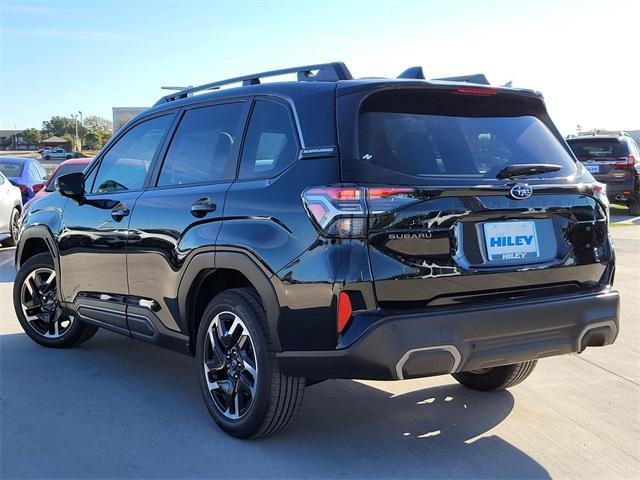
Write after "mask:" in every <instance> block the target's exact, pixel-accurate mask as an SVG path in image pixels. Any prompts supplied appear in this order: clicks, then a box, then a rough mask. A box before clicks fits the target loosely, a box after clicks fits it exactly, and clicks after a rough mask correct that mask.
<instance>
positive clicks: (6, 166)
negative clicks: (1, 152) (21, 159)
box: [0, 160, 24, 178]
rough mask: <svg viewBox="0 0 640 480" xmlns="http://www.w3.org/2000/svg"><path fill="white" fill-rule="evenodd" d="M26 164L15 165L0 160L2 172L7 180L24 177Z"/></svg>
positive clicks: (0, 170)
mask: <svg viewBox="0 0 640 480" xmlns="http://www.w3.org/2000/svg"><path fill="white" fill-rule="evenodd" d="M23 169H24V163H13V162H6V161H4V162H3V161H2V160H0V172H2V173H3V175H4V176H5V177H7V178H11V177H19V176H20V175H22V170H23Z"/></svg>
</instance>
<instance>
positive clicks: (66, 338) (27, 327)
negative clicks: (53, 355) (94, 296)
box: [13, 253, 98, 348]
mask: <svg viewBox="0 0 640 480" xmlns="http://www.w3.org/2000/svg"><path fill="white" fill-rule="evenodd" d="M43 270H52V271H55V267H54V265H53V259H52V258H51V255H49V254H48V253H39V254H38V255H34V256H33V257H31V258H29V259H28V260H27V261H26V262H24V263H23V264H22V266H21V267H20V270H18V273H17V274H16V278H15V280H14V283H13V306H14V309H15V312H16V316H17V317H18V321H19V322H20V325H21V326H22V329H23V330H24V333H26V334H27V335H28V336H29V338H31V340H33V341H34V342H36V343H38V344H40V345H42V346H44V347H50V348H68V347H72V346H75V345H78V344H80V343H82V342H85V341H87V340H89V338H91V337H92V336H93V335H95V333H96V331H97V330H98V328H97V327H95V326H93V325H89V324H87V323H85V322H82V321H81V320H78V319H77V318H71V317H69V316H67V315H65V314H64V313H62V312H61V311H60V310H59V309H58V308H56V309H55V311H54V313H53V315H54V318H55V321H54V322H53V324H58V327H57V328H56V330H55V331H56V332H58V331H59V335H58V336H54V337H49V336H46V335H47V334H51V329H49V330H48V331H45V332H44V333H43V332H42V330H45V329H46V325H47V323H45V322H44V321H41V320H39V316H38V315H36V314H34V315H33V316H34V317H37V319H35V320H27V317H26V314H25V311H24V310H23V304H22V298H21V297H22V295H23V286H24V288H26V286H25V281H27V279H29V278H30V275H31V274H33V273H34V272H38V271H43ZM54 281H56V282H57V279H56V278H54ZM31 287H32V288H34V287H33V285H32V286H31ZM52 287H53V288H51V291H53V292H54V293H53V301H54V303H55V300H57V299H58V296H59V294H58V289H57V285H53V286H52ZM34 298H35V297H34ZM35 303H38V302H35ZM41 303H42V302H41ZM36 310H37V309H36ZM40 311H42V309H40ZM64 324H66V325H67V326H66V327H65V326H64ZM49 325H51V324H49ZM52 328H53V327H52Z"/></svg>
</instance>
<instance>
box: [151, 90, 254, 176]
mask: <svg viewBox="0 0 640 480" xmlns="http://www.w3.org/2000/svg"><path fill="white" fill-rule="evenodd" d="M245 108H246V102H235V103H225V104H222V105H212V106H209V107H200V108H194V109H191V110H187V111H186V112H185V113H184V116H183V117H182V120H181V121H180V125H178V128H177V129H176V133H175V135H174V136H173V140H172V141H171V145H170V147H169V149H168V151H167V154H166V156H165V160H164V164H163V165H162V169H161V170H160V177H159V178H158V186H168V185H188V184H195V183H205V182H220V181H229V180H233V178H234V177H235V174H236V165H237V163H236V158H237V153H236V152H237V149H238V142H239V139H240V137H241V135H242V128H243V126H244V118H245V114H244V111H245Z"/></svg>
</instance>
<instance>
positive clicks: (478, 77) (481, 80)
mask: <svg viewBox="0 0 640 480" xmlns="http://www.w3.org/2000/svg"><path fill="white" fill-rule="evenodd" d="M433 80H440V81H443V82H465V83H477V84H479V85H491V84H490V83H489V80H487V77H486V76H485V74H484V73H475V74H473V75H460V76H458V77H445V78H434V79H433Z"/></svg>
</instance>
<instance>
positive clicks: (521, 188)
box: [509, 183, 533, 200]
mask: <svg viewBox="0 0 640 480" xmlns="http://www.w3.org/2000/svg"><path fill="white" fill-rule="evenodd" d="M509 193H510V194H511V197H512V198H515V199H516V200H524V199H525V198H529V197H530V196H531V194H532V193H533V189H532V188H531V187H530V186H529V185H527V184H526V183H518V184H516V185H514V186H513V187H511V190H510V192H509Z"/></svg>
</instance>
